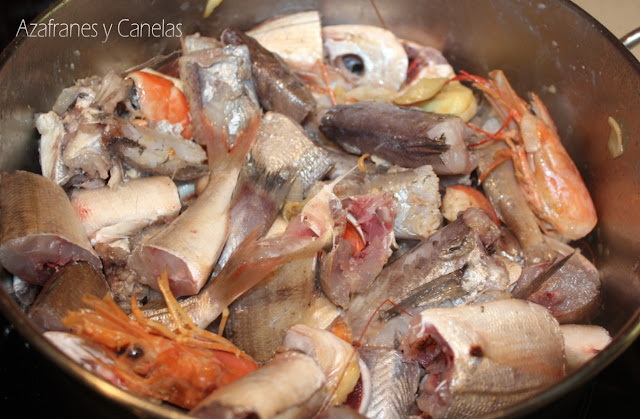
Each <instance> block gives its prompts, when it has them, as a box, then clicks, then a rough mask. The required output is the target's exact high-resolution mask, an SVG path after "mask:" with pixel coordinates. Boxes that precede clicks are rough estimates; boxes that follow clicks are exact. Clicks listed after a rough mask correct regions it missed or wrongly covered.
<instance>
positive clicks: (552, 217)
mask: <svg viewBox="0 0 640 419" xmlns="http://www.w3.org/2000/svg"><path fill="white" fill-rule="evenodd" d="M489 76H490V77H491V80H487V79H484V78H482V77H478V76H474V75H471V74H468V73H463V74H462V75H461V76H459V77H458V79H459V80H466V81H472V82H474V84H475V85H476V86H477V87H479V88H480V89H481V90H482V91H483V92H484V94H485V95H486V96H487V98H488V99H489V101H490V102H491V104H492V106H493V108H494V110H495V111H496V112H497V113H498V114H499V115H500V117H501V118H502V119H503V120H504V121H506V120H507V119H508V118H513V119H515V121H516V122H517V124H518V127H519V130H518V133H517V135H516V137H515V138H514V141H513V143H510V142H509V143H510V146H511V147H510V149H509V150H504V151H499V152H497V153H496V154H495V159H496V163H495V164H499V163H500V162H502V161H505V160H507V159H512V160H513V163H514V166H515V169H516V176H517V178H518V181H519V182H520V186H521V188H522V191H523V192H524V195H525V197H526V198H527V201H528V202H529V205H530V206H531V209H532V210H533V212H534V213H535V214H536V216H537V217H538V218H539V219H540V225H541V227H542V229H543V230H545V231H547V232H548V233H550V234H553V235H556V236H558V238H560V239H564V240H577V239H580V238H582V237H584V236H585V235H587V234H588V233H589V232H590V231H591V230H592V229H593V227H595V225H596V223H597V221H598V219H597V215H596V210H595V207H594V205H593V201H592V200H591V196H590V195H589V191H588V190H587V187H586V185H585V184H584V181H583V180H582V177H581V176H580V173H579V172H578V169H577V168H576V166H575V164H574V162H573V160H572V159H571V157H570V156H569V154H568V153H567V151H566V150H565V148H564V146H563V145H562V142H561V140H560V137H559V135H558V131H557V129H556V127H555V124H554V123H553V120H552V119H551V116H550V115H549V112H548V111H547V108H546V107H545V106H544V104H543V103H542V101H541V100H540V98H539V97H538V96H537V95H536V94H535V93H533V92H532V93H531V97H532V102H531V106H529V105H528V104H527V103H526V102H525V101H524V100H523V99H521V98H520V97H519V96H518V95H517V94H516V92H515V91H514V90H513V88H512V87H511V85H510V84H509V81H508V80H507V78H506V76H505V75H504V73H503V72H502V71H500V70H495V71H492V72H491V73H490V74H489ZM488 170H489V171H490V170H491V168H489V169H488ZM484 173H485V174H483V176H486V173H487V170H485V172H484Z"/></svg>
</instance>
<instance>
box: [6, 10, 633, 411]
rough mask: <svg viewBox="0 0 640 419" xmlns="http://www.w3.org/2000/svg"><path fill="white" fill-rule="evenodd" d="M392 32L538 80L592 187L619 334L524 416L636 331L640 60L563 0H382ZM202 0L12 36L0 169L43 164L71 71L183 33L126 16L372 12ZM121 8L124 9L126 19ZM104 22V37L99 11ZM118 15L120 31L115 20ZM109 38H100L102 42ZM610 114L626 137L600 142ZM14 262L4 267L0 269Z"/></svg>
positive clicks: (137, 406)
mask: <svg viewBox="0 0 640 419" xmlns="http://www.w3.org/2000/svg"><path fill="white" fill-rule="evenodd" d="M378 3H379V4H378V7H379V10H380V13H381V15H382V16H383V17H384V21H385V23H386V25H387V27H388V28H389V29H391V30H393V31H394V32H395V33H396V34H397V35H399V36H401V37H404V38H407V39H410V40H415V41H418V42H420V43H423V44H428V45H433V46H435V47H437V48H439V49H441V50H442V51H443V52H444V55H445V56H446V57H447V58H448V59H449V60H450V61H451V63H452V64H453V65H454V68H456V69H465V70H467V71H469V72H472V73H476V74H486V73H487V72H488V71H490V70H492V69H497V68H500V69H503V70H504V71H505V72H506V74H507V76H508V78H509V79H510V80H511V81H512V82H513V85H514V87H515V88H516V90H518V91H519V92H520V93H524V92H526V91H531V90H533V91H536V92H538V93H539V94H540V96H541V98H542V100H543V101H544V102H545V103H546V104H547V106H548V108H549V110H550V112H551V114H552V115H553V117H554V119H555V121H556V124H557V126H558V130H559V132H560V135H561V137H562V138H563V139H564V142H565V145H566V147H567V149H568V150H569V152H570V154H571V155H572V156H573V158H574V160H575V162H576V164H577V166H578V167H579V169H580V170H581V172H582V174H583V177H584V179H585V182H586V183H587V186H588V187H589V189H590V190H591V193H592V196H593V199H594V202H595V205H596V209H597V212H598V215H599V223H598V226H597V227H596V229H595V231H594V232H593V233H592V234H591V235H590V236H589V238H588V242H589V244H590V246H591V248H592V249H593V251H594V253H595V259H596V264H597V267H598V268H599V270H600V272H601V277H602V296H603V306H602V311H601V314H600V315H599V316H598V318H597V319H596V320H595V323H597V324H600V325H602V326H605V327H606V328H607V329H608V330H609V331H610V332H611V334H612V336H614V340H613V343H612V344H611V345H610V346H609V347H608V348H607V349H606V350H604V351H603V352H602V353H600V354H599V355H598V356H597V357H596V358H595V359H594V360H593V362H591V363H589V364H588V365H587V366H585V367H584V368H583V369H581V370H580V371H579V372H577V373H575V374H573V375H571V376H569V377H567V378H566V379H565V380H564V381H562V382H561V383H559V384H558V385H557V386H555V387H554V388H552V389H550V390H548V391H547V392H545V393H542V394H540V395H538V396H537V397H535V398H532V399H531V400H528V401H527V402H525V403H522V404H520V405H518V406H516V407H514V408H512V409H509V410H506V411H502V412H498V414H499V415H501V416H521V415H524V414H526V413H529V412H532V411H534V410H536V409H539V408H540V407H542V406H544V405H546V404H548V403H550V402H551V401H553V400H556V399H558V398H560V397H561V396H563V395H566V394H567V393H568V392H570V391H571V390H572V389H575V388H577V387H578V386H580V385H581V384H583V383H585V382H587V381H588V380H590V379H591V378H593V377H594V376H595V375H596V374H597V373H598V372H599V371H601V370H602V369H603V368H605V366H607V365H608V364H609V363H611V362H612V361H613V360H614V359H615V358H616V357H618V356H619V355H620V354H621V353H622V352H623V351H624V350H625V349H626V348H627V347H628V346H629V345H630V344H631V343H632V341H633V340H634V339H635V338H636V337H637V336H638V335H639V334H640V310H639V308H640V213H639V212H638V211H637V209H636V208H638V207H639V206H640V170H639V166H638V161H640V148H639V140H638V139H639V138H640V119H639V118H638V117H637V116H638V115H639V114H640V63H639V62H638V61H637V60H636V59H635V58H634V57H633V55H632V54H631V53H630V52H629V51H628V50H627V49H626V48H625V47H624V46H623V45H622V44H621V43H620V42H619V41H618V40H617V39H616V38H615V37H614V36H613V35H612V34H611V33H610V32H608V31H607V30H606V29H605V28H604V27H602V26H601V25H600V24H599V23H597V22H596V21H595V20H594V19H593V18H591V17H590V16H589V15H587V14H586V13H585V12H583V11H582V10H581V9H579V8H578V7H576V6H575V5H574V4H573V3H571V2H569V1H564V0H541V1H538V2H531V1H528V0H527V1H524V0H487V1H479V0H458V1H455V2H452V1H440V0H430V1H420V2H416V1H411V0H396V1H393V2H378ZM204 4H205V0H182V1H175V0H156V1H155V2H149V1H148V0H111V1H109V2H95V1H91V0H71V1H64V2H60V3H59V4H57V5H56V6H54V7H52V8H50V9H49V10H48V12H46V13H45V14H44V15H42V16H41V18H40V22H49V21H50V19H53V22H67V23H71V22H76V23H80V24H82V23H88V24H96V25H97V26H96V28H97V29H96V31H95V32H97V34H96V36H86V35H91V33H86V34H85V36H74V37H71V38H60V37H57V36H51V35H50V34H49V36H42V37H40V36H37V37H31V38H28V37H25V36H21V37H19V38H18V39H16V40H15V41H14V42H12V43H11V44H10V46H9V47H8V48H7V49H6V50H5V51H4V52H3V53H2V55H1V56H0V65H1V67H0V169H1V170H2V171H8V170H15V169H27V170H32V171H38V170H39V169H38V163H37V162H38V158H37V148H38V147H37V135H36V134H37V133H36V132H35V130H34V128H33V117H34V114H35V113H37V112H44V111H48V110H49V109H50V107H51V105H52V104H53V102H54V100H55V98H56V97H57V95H58V93H59V92H60V90H61V89H62V88H64V87H66V86H69V85H72V84H73V83H74V81H75V79H77V78H79V77H86V76H89V75H92V74H104V73H105V72H106V71H107V70H108V69H114V70H116V71H122V70H125V69H126V68H128V67H130V66H132V65H134V64H137V63H140V62H143V61H145V60H147V59H149V58H151V57H153V56H155V55H157V54H161V53H167V52H170V51H173V50H175V49H177V48H178V47H179V39H178V38H177V37H162V36H158V37H155V36H152V37H136V36H134V35H132V34H131V32H130V31H128V29H130V28H131V25H132V24H133V23H149V24H153V23H159V24H161V25H162V24H163V22H164V23H165V25H166V24H167V23H172V24H177V23H181V24H182V25H181V31H182V33H183V34H188V33H192V32H196V31H199V32H201V33H203V34H206V35H213V36H216V35H219V33H220V32H221V30H222V29H223V28H224V27H226V26H231V25H234V26H238V27H240V28H247V27H249V26H251V25H252V24H254V23H256V22H259V21H261V20H263V19H266V18H268V17H270V16H273V15H276V14H281V13H291V12H295V11H301V10H309V9H319V10H320V11H321V13H322V15H323V18H324V21H325V22H326V23H347V22H351V23H353V22H357V23H366V24H373V25H379V20H378V18H377V16H376V13H375V11H374V10H373V8H372V7H370V4H369V2H366V1H355V0H353V1H350V0H325V1H321V0H300V1H291V0H272V1H268V2H267V1H260V0H233V1H229V0H228V1H226V2H223V3H222V5H221V6H219V8H218V9H216V11H215V13H214V14H213V15H212V16H211V17H210V18H208V19H203V18H202V11H203V9H204ZM126 19H128V21H127V20H126ZM103 24H106V25H107V27H108V26H109V25H111V24H112V25H113V27H112V31H111V33H110V35H109V37H108V38H107V39H106V40H105V31H104V30H103V27H102V25H103ZM118 24H120V25H121V26H120V29H121V32H120V33H118V31H117V29H118V28H117V27H118ZM103 41H104V42H103ZM609 117H613V118H614V119H615V120H616V121H617V122H618V123H619V124H620V126H621V128H622V134H623V141H624V147H625V151H624V153H623V154H622V156H620V157H617V158H613V157H612V156H611V155H610V153H609V151H608V148H607V140H608V138H609V133H610V127H609V124H608V122H607V120H608V118H609ZM8 280H9V275H8V274H7V273H6V272H2V281H3V282H5V281H8ZM0 306H1V307H2V311H3V312H4V313H5V315H6V316H7V317H8V318H9V319H10V320H11V321H12V322H13V324H14V325H15V327H16V328H17V330H18V331H19V332H20V333H21V334H22V335H23V336H24V337H25V338H26V339H27V340H28V341H29V342H30V343H31V344H32V345H33V346H35V347H36V348H37V350H38V351H40V352H41V353H43V354H44V355H45V357H46V358H48V359H49V360H51V361H52V362H53V363H54V364H55V365H57V366H58V367H59V368H60V369H61V370H62V371H63V375H64V376H67V377H69V376H70V377H73V380H74V381H77V382H79V383H80V385H81V386H86V387H88V388H89V389H90V393H91V394H93V396H96V395H97V399H98V400H100V401H101V402H102V403H109V405H110V406H112V407H113V406H116V407H117V408H118V409H120V410H121V411H122V410H125V411H128V412H129V413H132V414H134V415H136V416H163V417H179V416H182V413H181V412H179V411H178V410H176V409H173V408H170V407H165V406H159V405H157V404H154V403H150V402H148V401H145V400H142V399H139V398H137V397H134V396H131V395H130V394H128V393H126V392H124V391H121V390H119V389H118V388H116V387H114V386H112V385H110V384H108V383H106V382H104V381H102V380H101V379H99V378H97V377H95V376H93V375H92V374H89V373H88V372H86V371H84V370H83V369H82V368H81V367H79V366H77V365H76V364H74V363H72V362H70V361H69V360H68V359H67V358H66V357H64V356H63V355H62V354H61V353H60V352H58V351H57V350H56V349H55V348H53V347H52V346H51V345H49V344H48V343H47V341H45V339H44V338H43V337H42V336H41V334H40V333H39V332H38V330H37V329H36V328H35V326H34V325H33V324H31V323H30V321H29V320H27V318H26V316H25V315H24V313H23V311H22V310H21V309H20V308H19V306H18V304H16V302H15V301H14V300H13V299H12V298H11V297H10V296H9V294H8V293H7V292H6V291H5V290H4V289H3V290H2V291H0Z"/></svg>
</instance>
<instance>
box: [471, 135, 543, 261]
mask: <svg viewBox="0 0 640 419" xmlns="http://www.w3.org/2000/svg"><path fill="white" fill-rule="evenodd" d="M505 148H506V145H504V144H502V143H501V142H495V141H494V142H493V143H492V144H489V145H488V146H487V147H476V149H475V150H473V154H474V156H475V157H476V158H477V160H478V169H479V170H480V173H482V171H484V170H486V168H487V167H488V166H489V165H490V164H491V163H493V160H494V159H493V156H494V154H495V153H496V152H497V151H498V150H501V149H505ZM482 190H483V191H484V193H485V194H486V196H487V198H489V201H490V202H491V205H492V206H493V208H494V209H495V210H496V213H497V214H498V217H499V218H500V219H501V220H502V221H503V222H504V223H505V224H506V225H507V227H509V229H510V230H511V231H512V232H513V234H514V235H515V236H516V238H517V239H518V242H519V243H520V246H521V248H522V253H523V257H524V260H525V263H526V264H527V265H531V264H536V263H540V262H544V261H549V260H551V259H552V258H553V252H550V251H549V247H548V246H547V244H546V243H545V240H544V236H543V234H542V232H541V231H540V227H539V226H538V221H537V219H536V216H535V215H534V214H533V212H532V211H531V209H530V208H529V205H528V204H527V201H526V199H525V197H524V195H523V193H522V189H521V188H520V185H519V184H518V181H517V179H516V175H515V170H514V167H513V163H512V162H511V161H507V162H505V163H503V164H501V165H499V166H497V167H496V168H495V169H493V170H491V172H489V174H488V175H487V177H486V178H485V179H484V181H483V183H482Z"/></svg>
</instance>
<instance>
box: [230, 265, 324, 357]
mask: <svg viewBox="0 0 640 419" xmlns="http://www.w3.org/2000/svg"><path fill="white" fill-rule="evenodd" d="M315 276H316V258H315V257H311V258H304V259H299V260H294V261H291V262H288V263H287V264H285V265H283V266H281V267H280V268H278V269H277V270H275V271H274V272H273V273H271V274H270V275H269V276H267V277H266V278H265V279H264V280H262V281H261V282H260V283H259V284H257V285H256V286H254V287H253V288H251V289H250V290H249V291H247V292H246V293H245V294H244V295H242V296H241V297H240V298H238V299H237V300H236V301H234V302H233V304H231V306H230V307H229V320H228V322H227V326H226V327H225V331H226V333H227V334H228V336H229V339H231V340H232V341H233V342H234V343H235V344H236V345H237V346H238V347H239V348H240V349H242V350H243V351H245V352H246V353H248V354H249V355H251V356H252V357H253V359H254V360H255V361H256V362H258V363H261V364H262V363H264V362H266V361H268V360H269V359H271V358H272V357H273V355H274V354H275V353H276V349H277V348H278V347H279V346H280V345H281V344H282V341H283V339H284V337H285V334H286V333H287V330H289V328H291V326H293V325H295V324H298V323H300V322H301V320H302V319H303V317H304V315H305V313H306V310H307V308H308V307H309V305H310V304H311V302H312V300H313V299H314V297H315Z"/></svg>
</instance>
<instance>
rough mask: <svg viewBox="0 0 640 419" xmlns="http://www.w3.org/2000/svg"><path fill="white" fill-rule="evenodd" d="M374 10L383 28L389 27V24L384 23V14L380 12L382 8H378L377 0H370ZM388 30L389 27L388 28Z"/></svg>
mask: <svg viewBox="0 0 640 419" xmlns="http://www.w3.org/2000/svg"><path fill="white" fill-rule="evenodd" d="M369 2H370V3H371V6H372V7H373V10H374V11H375V12H376V16H378V20H379V21H380V25H382V28H383V29H387V25H386V24H385V23H384V19H382V15H381V14H380V10H378V6H376V2H375V0H369ZM387 30H388V29H387Z"/></svg>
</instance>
